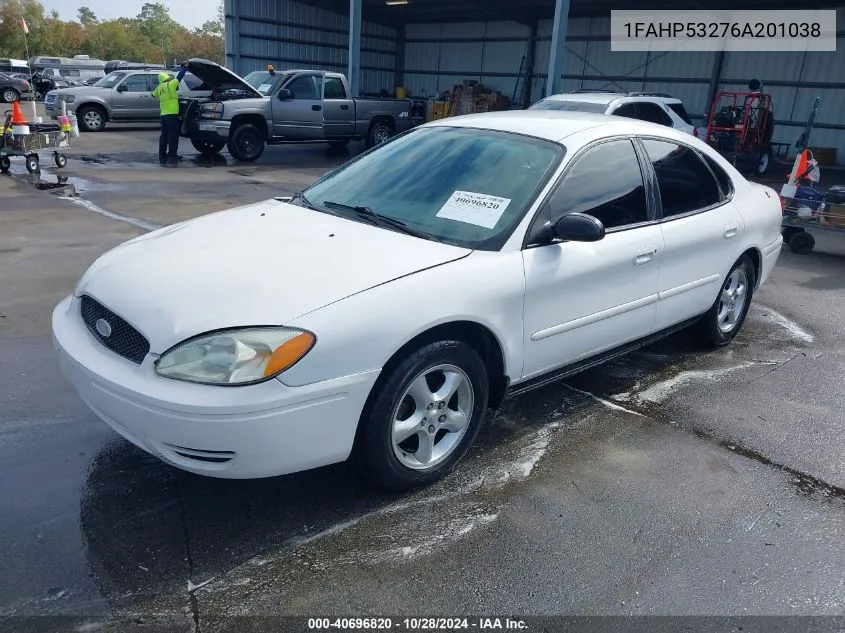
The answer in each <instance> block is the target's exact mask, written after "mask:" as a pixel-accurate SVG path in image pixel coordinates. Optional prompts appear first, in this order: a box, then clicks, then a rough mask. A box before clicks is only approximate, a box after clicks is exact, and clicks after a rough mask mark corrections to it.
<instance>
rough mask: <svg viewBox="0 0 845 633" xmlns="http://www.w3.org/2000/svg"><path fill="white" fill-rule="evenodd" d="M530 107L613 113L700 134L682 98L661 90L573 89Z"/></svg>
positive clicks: (534, 108) (535, 108) (694, 134)
mask: <svg viewBox="0 0 845 633" xmlns="http://www.w3.org/2000/svg"><path fill="white" fill-rule="evenodd" d="M529 110H569V111H575V112H595V113H597V114H612V115H615V116H624V117H628V118H630V119H640V120H641V121H649V122H651V123H659V124H660V125H665V126H667V127H672V128H675V129H676V130H680V131H682V132H686V133H687V134H692V135H693V136H696V137H697V136H699V130H698V129H697V128H696V127H695V126H694V125H693V124H692V121H691V120H690V117H689V115H688V114H687V111H686V109H685V108H684V104H683V103H682V102H681V100H680V99H676V98H675V97H673V96H672V95H668V94H665V93H662V92H629V93H624V92H612V91H602V90H576V91H575V92H570V93H567V94H558V95H552V96H550V97H546V98H545V99H543V100H541V101H538V102H537V103H535V104H534V105H532V106H531V107H530V108H529Z"/></svg>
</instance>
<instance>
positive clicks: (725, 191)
mask: <svg viewBox="0 0 845 633" xmlns="http://www.w3.org/2000/svg"><path fill="white" fill-rule="evenodd" d="M701 156H702V158H703V159H704V162H705V163H707V165H708V166H709V167H710V170H711V171H712V172H713V174H714V175H715V176H716V180H718V181H719V186H720V187H721V188H722V196H723V197H724V198H729V197H730V195H731V194H732V193H733V191H734V184H733V181H732V180H731V177H730V176H728V174H726V173H725V170H724V169H722V168H721V167H719V165H717V164H716V161H715V160H713V159H712V158H710V157H709V156H706V155H704V154H702V155H701Z"/></svg>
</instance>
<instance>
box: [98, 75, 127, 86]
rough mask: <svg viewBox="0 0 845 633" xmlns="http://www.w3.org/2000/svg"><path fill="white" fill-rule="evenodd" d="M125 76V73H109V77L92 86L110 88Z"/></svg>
mask: <svg viewBox="0 0 845 633" xmlns="http://www.w3.org/2000/svg"><path fill="white" fill-rule="evenodd" d="M125 76H126V73H111V74H110V75H106V76H105V77H103V78H102V79H100V81H98V82H97V83H95V84H94V85H95V86H96V87H97V88H111V87H112V86H114V85H115V84H116V83H117V82H118V81H120V80H121V79H123V78H124V77H125Z"/></svg>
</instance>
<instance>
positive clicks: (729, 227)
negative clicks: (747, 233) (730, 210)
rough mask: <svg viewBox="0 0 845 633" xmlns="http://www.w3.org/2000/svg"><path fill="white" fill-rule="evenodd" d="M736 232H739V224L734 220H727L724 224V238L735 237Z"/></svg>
mask: <svg viewBox="0 0 845 633" xmlns="http://www.w3.org/2000/svg"><path fill="white" fill-rule="evenodd" d="M737 233H739V224H737V223H736V222H729V223H728V224H726V225H725V239H731V238H732V237H736V235H737Z"/></svg>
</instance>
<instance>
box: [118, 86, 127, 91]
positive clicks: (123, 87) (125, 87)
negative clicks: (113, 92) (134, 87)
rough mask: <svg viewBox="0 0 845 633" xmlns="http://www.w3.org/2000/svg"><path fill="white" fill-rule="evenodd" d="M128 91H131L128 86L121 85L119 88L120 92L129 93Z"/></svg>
mask: <svg viewBox="0 0 845 633" xmlns="http://www.w3.org/2000/svg"><path fill="white" fill-rule="evenodd" d="M128 90H129V88H128V87H127V86H124V85H120V86H118V87H117V91H118V92H127V91H128Z"/></svg>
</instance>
